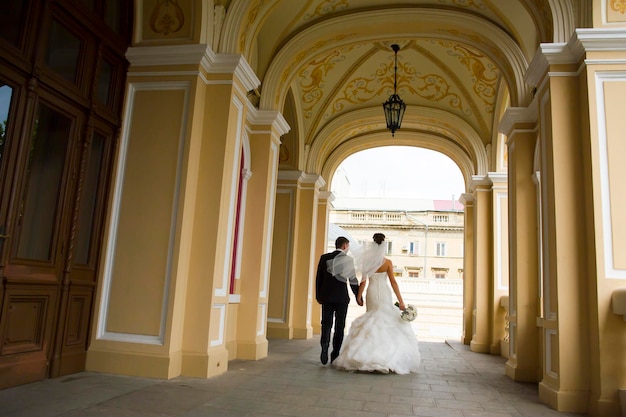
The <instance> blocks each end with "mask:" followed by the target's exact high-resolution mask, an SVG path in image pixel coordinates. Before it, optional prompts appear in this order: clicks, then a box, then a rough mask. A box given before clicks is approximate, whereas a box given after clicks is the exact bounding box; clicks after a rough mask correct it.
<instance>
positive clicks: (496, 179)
mask: <svg viewBox="0 0 626 417" xmlns="http://www.w3.org/2000/svg"><path fill="white" fill-rule="evenodd" d="M487 177H488V178H489V179H490V180H491V184H492V185H493V188H496V187H498V188H502V186H503V185H504V187H506V186H507V185H508V181H509V176H508V174H507V173H506V172H489V173H487Z"/></svg>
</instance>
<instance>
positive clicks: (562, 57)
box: [526, 28, 626, 86]
mask: <svg viewBox="0 0 626 417" xmlns="http://www.w3.org/2000/svg"><path fill="white" fill-rule="evenodd" d="M615 51H622V52H623V51H626V28H579V29H576V32H575V33H574V34H573V35H572V37H571V38H570V40H569V41H568V42H567V43H542V44H540V45H539V49H538V50H537V52H536V53H535V56H534V57H533V59H532V61H531V62H530V65H529V66H528V71H527V72H526V82H527V83H528V84H530V85H532V86H537V85H539V84H540V83H541V80H542V79H543V78H544V76H545V75H546V73H547V71H548V68H549V66H550V65H554V64H576V63H579V62H581V61H582V59H583V57H584V56H585V54H586V53H588V52H615ZM625 62H626V60H624V59H593V58H592V59H585V61H584V64H586V65H588V64H591V63H593V64H607V63H609V64H610V63H620V64H623V63H625ZM566 74H567V73H562V72H561V73H559V75H561V76H562V75H566ZM577 74H578V72H572V73H571V75H577Z"/></svg>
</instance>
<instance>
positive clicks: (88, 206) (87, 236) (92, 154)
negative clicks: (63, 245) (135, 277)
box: [74, 133, 106, 265]
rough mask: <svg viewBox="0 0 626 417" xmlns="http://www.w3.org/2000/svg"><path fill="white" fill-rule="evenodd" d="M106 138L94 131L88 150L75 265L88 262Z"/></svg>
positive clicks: (79, 212) (79, 211) (79, 213)
mask: <svg viewBox="0 0 626 417" xmlns="http://www.w3.org/2000/svg"><path fill="white" fill-rule="evenodd" d="M105 140H106V138H105V137H104V136H103V135H101V134H99V133H94V135H93V138H92V140H91V147H90V150H89V158H88V161H87V167H86V169H85V178H84V179H83V186H82V195H81V198H80V208H79V210H78V232H77V234H76V243H75V252H74V261H75V263H76V264H77V265H87V264H88V263H89V249H90V248H91V235H92V233H93V227H94V224H93V223H94V220H95V210H96V202H97V198H98V184H99V183H100V172H101V170H102V161H103V156H104V150H105V148H104V146H105Z"/></svg>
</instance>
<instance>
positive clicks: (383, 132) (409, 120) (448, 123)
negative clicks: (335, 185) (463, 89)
mask: <svg viewBox="0 0 626 417" xmlns="http://www.w3.org/2000/svg"><path fill="white" fill-rule="evenodd" d="M391 145H394V146H396V145H397V146H418V147H423V148H427V149H431V150H434V151H438V152H441V153H443V154H444V155H446V156H448V157H449V158H450V159H452V160H453V161H454V162H455V163H456V164H457V166H458V167H459V169H460V170H461V173H462V175H463V178H464V182H465V186H466V188H468V189H469V185H470V183H471V181H472V176H474V175H486V174H487V172H488V158H487V152H486V150H485V148H484V146H483V145H482V142H481V140H480V137H479V136H478V135H477V134H476V132H474V131H473V130H472V128H471V127H470V126H469V125H467V124H466V123H465V122H464V121H463V120H461V119H459V118H458V117H456V116H454V115H452V114H449V113H446V112H443V111H440V110H435V109H432V108H421V107H409V108H407V111H406V113H405V116H404V121H403V123H402V129H401V130H399V131H398V132H396V136H395V137H394V138H393V139H391V138H390V133H389V131H387V129H386V125H385V121H384V118H383V116H382V110H381V109H379V108H368V109H363V110H358V111H354V112H351V113H348V114H345V115H342V116H340V117H338V118H337V119H336V120H334V121H332V122H331V123H329V124H328V125H327V126H326V127H325V128H324V129H323V130H322V131H321V132H320V133H319V134H318V135H317V137H316V139H315V140H314V141H313V143H312V145H311V147H310V148H309V149H308V152H307V155H306V159H307V163H306V171H307V172H316V173H319V174H320V175H321V176H322V177H323V178H324V179H325V180H326V183H327V184H326V186H325V189H330V182H331V181H332V175H333V174H334V172H335V170H336V169H337V168H338V167H339V164H341V162H342V161H343V160H344V159H346V158H347V157H348V156H350V155H352V154H353V153H356V152H359V151H362V150H365V149H370V148H375V147H380V146H391Z"/></svg>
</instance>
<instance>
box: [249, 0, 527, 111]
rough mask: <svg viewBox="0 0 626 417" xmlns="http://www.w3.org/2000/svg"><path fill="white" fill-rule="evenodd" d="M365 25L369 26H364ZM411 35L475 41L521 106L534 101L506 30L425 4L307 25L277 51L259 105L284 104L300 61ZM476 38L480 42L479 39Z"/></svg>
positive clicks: (520, 59) (518, 52) (524, 65)
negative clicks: (381, 26)
mask: <svg viewBox="0 0 626 417" xmlns="http://www.w3.org/2000/svg"><path fill="white" fill-rule="evenodd" d="M380 21H392V22H394V30H395V32H385V33H383V32H375V31H372V29H371V28H372V27H376V26H377V25H378V23H377V22H380ZM420 22H422V23H423V24H420ZM430 22H437V28H441V27H449V28H453V29H452V30H443V29H435V28H434V27H431V25H430ZM365 27H367V28H368V30H363V28H365ZM422 27H423V28H422ZM416 28H420V29H416ZM477 28H480V32H477ZM420 30H421V31H420ZM320 33H333V34H335V36H334V37H333V39H325V40H320ZM355 33H364V34H362V35H356V34H355ZM410 37H433V38H438V39H446V40H451V41H455V42H460V43H463V44H468V45H472V47H474V48H476V49H478V50H480V51H481V52H483V53H484V54H485V55H486V56H488V57H489V58H490V59H491V60H493V61H494V62H495V63H496V64H497V65H498V67H500V68H501V69H502V71H503V74H504V77H505V79H506V81H507V84H508V85H509V90H510V92H511V98H512V100H511V101H512V102H513V103H514V105H520V106H521V105H526V104H527V103H529V102H530V99H531V94H530V89H529V88H528V86H527V85H526V83H525V82H524V73H525V71H526V68H527V67H528V63H527V61H526V58H525V57H524V54H523V52H522V50H521V49H520V48H519V46H518V45H517V44H516V43H515V41H514V40H513V39H512V38H511V37H510V36H509V35H508V34H507V33H506V32H504V31H503V30H502V29H501V28H500V27H498V26H496V25H493V24H491V23H489V22H486V21H485V20H484V19H481V18H479V17H477V16H474V15H469V14H466V13H461V12H456V11H451V10H440V9H426V8H424V9H389V10H376V11H363V12H358V13H354V14H352V15H349V16H339V17H334V18H330V19H328V20H326V21H324V22H321V23H319V24H317V25H315V26H313V27H310V28H307V29H305V30H303V31H302V32H300V33H299V34H297V35H296V36H294V37H293V38H291V39H290V40H289V41H288V42H287V43H286V44H285V45H284V46H283V47H282V48H281V49H280V50H279V51H278V52H277V54H276V57H275V58H274V60H273V61H272V63H271V64H270V66H269V68H268V71H267V73H266V76H265V81H264V85H263V90H264V91H269V92H271V93H272V94H274V95H271V94H262V95H261V103H260V107H261V108H266V109H278V108H282V105H283V101H284V99H285V95H286V91H287V89H288V88H289V85H290V80H291V79H292V78H293V77H295V74H296V73H297V68H298V66H299V65H300V64H301V63H303V62H308V61H309V60H310V59H312V58H313V57H314V56H317V55H319V54H323V53H326V52H327V51H329V50H331V49H336V48H340V47H344V46H348V45H355V44H358V43H362V42H367V41H374V40H375V41H396V40H397V39H398V38H410ZM476 39H479V40H480V42H481V43H480V44H478V43H477V41H476Z"/></svg>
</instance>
